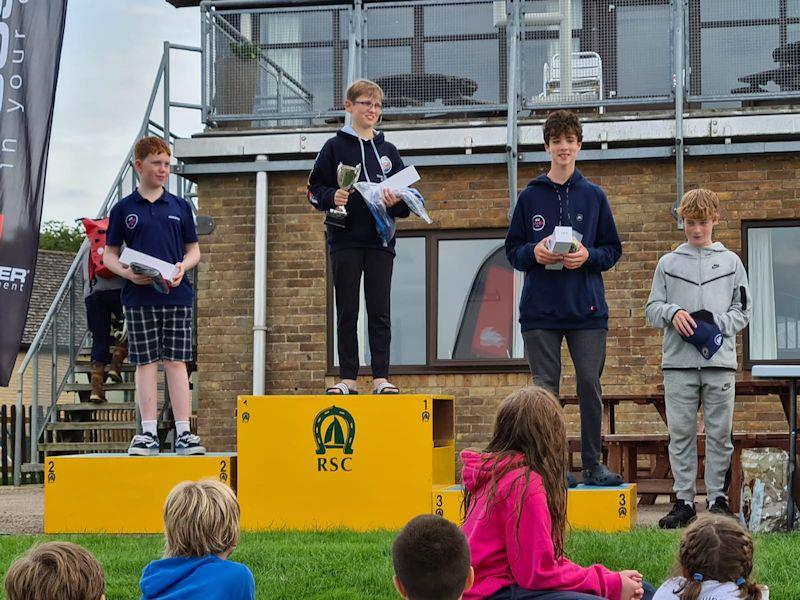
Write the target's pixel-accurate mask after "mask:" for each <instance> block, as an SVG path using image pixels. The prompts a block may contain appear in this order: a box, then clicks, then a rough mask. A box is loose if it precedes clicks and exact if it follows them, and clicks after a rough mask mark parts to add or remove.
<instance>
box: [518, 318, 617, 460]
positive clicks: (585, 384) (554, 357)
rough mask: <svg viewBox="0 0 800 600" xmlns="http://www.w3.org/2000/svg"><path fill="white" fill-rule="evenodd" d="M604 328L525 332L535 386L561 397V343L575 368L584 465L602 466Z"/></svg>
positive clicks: (526, 349) (526, 348)
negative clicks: (601, 383) (601, 386)
mask: <svg viewBox="0 0 800 600" xmlns="http://www.w3.org/2000/svg"><path fill="white" fill-rule="evenodd" d="M607 334H608V332H607V331H606V330H605V329H532V330H530V331H523V332H522V339H523V340H524V342H525V354H526V355H527V358H528V366H529V367H530V369H531V375H533V383H535V384H536V385H540V386H542V387H544V388H547V389H548V390H550V391H551V392H553V393H554V394H555V395H556V396H558V392H559V383H560V381H561V340H562V339H563V338H565V337H566V338H567V347H568V348H569V354H570V356H571V357H572V362H573V364H574V365H575V387H576V391H577V392H578V406H579V408H580V413H581V464H582V465H583V468H584V469H591V468H592V467H594V466H595V465H597V464H599V463H600V462H601V459H602V450H603V446H602V444H603V438H602V427H603V400H602V398H601V393H602V392H601V389H600V376H601V375H602V374H603V367H604V366H605V363H606V336H607Z"/></svg>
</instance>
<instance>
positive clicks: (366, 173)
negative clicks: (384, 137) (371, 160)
mask: <svg viewBox="0 0 800 600" xmlns="http://www.w3.org/2000/svg"><path fill="white" fill-rule="evenodd" d="M357 137H358V145H359V147H360V148H361V172H362V173H364V178H365V179H366V180H367V181H368V182H370V183H372V180H371V179H370V178H369V171H368V170H367V161H366V157H365V156H364V140H362V139H361V136H357ZM369 143H370V144H371V145H372V151H373V152H374V153H375V160H377V161H378V168H379V169H380V170H381V172H383V165H381V156H380V154H378V148H377V147H376V146H375V138H372V139H370V140H369ZM384 179H386V177H384Z"/></svg>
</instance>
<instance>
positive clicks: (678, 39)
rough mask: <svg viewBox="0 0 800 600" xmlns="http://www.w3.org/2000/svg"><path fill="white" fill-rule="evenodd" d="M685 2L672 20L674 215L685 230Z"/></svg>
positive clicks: (677, 6) (677, 4)
mask: <svg viewBox="0 0 800 600" xmlns="http://www.w3.org/2000/svg"><path fill="white" fill-rule="evenodd" d="M685 2H686V0H676V1H675V2H673V7H674V12H673V20H672V28H673V41H672V43H673V46H674V50H675V53H674V57H673V65H672V68H673V71H672V92H673V94H674V96H675V203H674V204H673V205H672V215H673V216H674V217H675V218H676V219H677V221H678V229H683V220H682V219H680V218H678V206H679V205H680V203H681V197H682V196H683V153H684V147H683V97H684V89H685V85H686V65H685V64H684V62H685V54H684V44H685V40H684V38H683V31H684V25H685V19H686V16H685V15H686V12H685Z"/></svg>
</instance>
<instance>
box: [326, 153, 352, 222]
mask: <svg viewBox="0 0 800 600" xmlns="http://www.w3.org/2000/svg"><path fill="white" fill-rule="evenodd" d="M360 175H361V165H360V164H358V165H356V166H355V167H351V166H350V165H345V164H343V163H339V166H338V167H336V183H337V184H338V186H339V189H342V190H346V191H347V192H349V191H350V190H351V189H353V186H354V185H355V184H356V182H357V181H358V177H359V176H360ZM325 225H330V226H331V227H338V228H339V229H346V228H347V211H346V210H345V208H344V206H337V207H336V208H331V209H330V210H328V214H326V215H325Z"/></svg>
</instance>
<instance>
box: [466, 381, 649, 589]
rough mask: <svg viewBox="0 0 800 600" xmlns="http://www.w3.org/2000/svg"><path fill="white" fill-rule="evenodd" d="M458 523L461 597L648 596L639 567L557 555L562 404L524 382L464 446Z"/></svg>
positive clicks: (563, 462) (562, 513) (561, 518)
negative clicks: (463, 570)
mask: <svg viewBox="0 0 800 600" xmlns="http://www.w3.org/2000/svg"><path fill="white" fill-rule="evenodd" d="M461 462H462V463H463V465H464V470H463V476H462V480H463V482H464V507H465V514H466V517H465V519H464V525H463V527H462V529H463V531H464V534H465V535H466V536H467V541H468V542H469V549H470V552H471V554H472V566H473V568H474V569H475V585H474V586H473V588H472V589H471V590H470V591H469V592H467V593H465V594H464V599H465V600H478V599H483V598H490V599H491V600H530V599H533V598H536V599H537V600H598V598H606V599H610V600H640V599H644V600H649V599H650V598H652V594H653V588H652V587H651V586H650V585H648V584H645V583H643V582H642V576H641V574H640V573H639V572H638V571H634V570H624V571H619V572H617V571H612V570H610V569H608V568H607V567H605V566H603V565H599V564H596V565H592V566H590V567H582V566H580V565H577V564H575V563H573V562H571V561H570V560H569V559H567V557H566V556H564V529H565V527H566V520H567V488H566V477H567V434H566V429H565V426H564V417H563V415H562V412H561V406H560V405H559V404H558V401H557V400H556V398H555V396H553V394H552V393H550V392H549V391H548V390H546V389H545V388H542V387H538V386H531V387H527V388H524V389H522V390H519V391H517V392H515V393H513V394H511V395H510V396H509V397H508V398H506V399H505V400H503V402H502V403H501V404H500V408H499V409H498V410H497V416H496V417H495V422H494V431H493V433H492V438H491V441H490V442H489V445H488V446H487V447H486V448H485V449H484V450H483V451H482V452H473V451H471V450H464V451H463V452H462V453H461Z"/></svg>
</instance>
